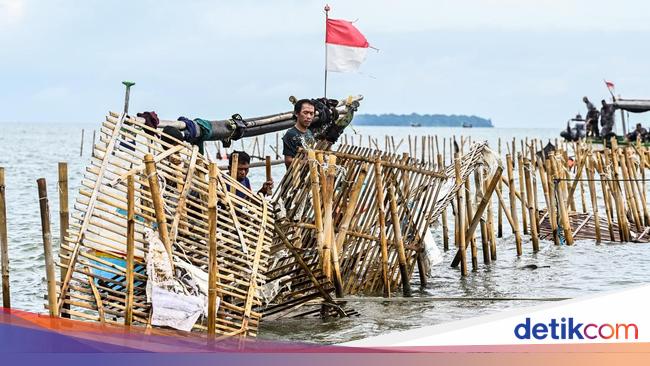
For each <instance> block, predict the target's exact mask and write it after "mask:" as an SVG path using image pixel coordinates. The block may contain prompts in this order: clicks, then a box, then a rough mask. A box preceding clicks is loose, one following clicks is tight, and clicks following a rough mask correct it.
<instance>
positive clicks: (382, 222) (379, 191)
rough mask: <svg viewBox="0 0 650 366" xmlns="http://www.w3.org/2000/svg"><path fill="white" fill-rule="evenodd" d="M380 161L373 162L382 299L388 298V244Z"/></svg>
mask: <svg viewBox="0 0 650 366" xmlns="http://www.w3.org/2000/svg"><path fill="white" fill-rule="evenodd" d="M381 171H382V169H381V161H380V160H379V159H377V160H376V161H375V191H376V192H375V194H376V204H377V212H378V216H379V217H378V219H379V243H380V245H381V274H382V278H383V283H384V297H390V278H389V277H388V244H387V238H386V211H385V209H384V184H383V181H382V173H381Z"/></svg>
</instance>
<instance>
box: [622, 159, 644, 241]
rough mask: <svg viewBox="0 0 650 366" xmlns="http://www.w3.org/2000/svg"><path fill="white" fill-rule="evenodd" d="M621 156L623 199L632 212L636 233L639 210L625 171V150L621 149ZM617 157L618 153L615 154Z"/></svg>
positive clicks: (638, 224) (639, 228)
mask: <svg viewBox="0 0 650 366" xmlns="http://www.w3.org/2000/svg"><path fill="white" fill-rule="evenodd" d="M621 150H622V153H623V156H622V157H621V159H620V161H619V162H620V163H621V171H622V173H623V187H624V188H625V197H626V199H627V204H628V207H629V209H630V210H631V211H632V217H633V218H634V224H635V225H636V229H637V231H641V226H642V225H641V215H640V213H639V208H638V207H637V204H636V199H635V198H634V191H633V190H632V184H630V183H631V182H630V175H629V172H628V169H627V161H626V160H627V159H626V155H627V154H626V152H625V149H621ZM617 155H618V152H617Z"/></svg>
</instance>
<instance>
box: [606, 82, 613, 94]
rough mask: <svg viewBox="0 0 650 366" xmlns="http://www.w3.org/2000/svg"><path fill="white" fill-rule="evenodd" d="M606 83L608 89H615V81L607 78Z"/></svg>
mask: <svg viewBox="0 0 650 366" xmlns="http://www.w3.org/2000/svg"><path fill="white" fill-rule="evenodd" d="M605 85H607V89H609V91H610V92H613V91H614V88H615V87H614V83H612V82H611V81H607V80H605Z"/></svg>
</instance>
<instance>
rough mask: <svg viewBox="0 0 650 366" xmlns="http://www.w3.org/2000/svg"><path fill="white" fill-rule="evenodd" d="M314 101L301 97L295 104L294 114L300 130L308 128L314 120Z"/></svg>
mask: <svg viewBox="0 0 650 366" xmlns="http://www.w3.org/2000/svg"><path fill="white" fill-rule="evenodd" d="M314 113H315V108H314V103H312V101H311V100H309V99H300V100H299V101H297V102H296V104H294V106H293V115H294V116H295V117H296V125H297V126H298V129H300V130H306V129H308V128H309V125H311V122H312V121H313V120H314Z"/></svg>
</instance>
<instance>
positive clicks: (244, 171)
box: [228, 151, 273, 198]
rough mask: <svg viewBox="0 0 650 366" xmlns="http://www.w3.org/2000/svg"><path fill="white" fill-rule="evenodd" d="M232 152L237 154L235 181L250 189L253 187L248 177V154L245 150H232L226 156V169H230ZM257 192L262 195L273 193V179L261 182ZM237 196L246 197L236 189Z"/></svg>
mask: <svg viewBox="0 0 650 366" xmlns="http://www.w3.org/2000/svg"><path fill="white" fill-rule="evenodd" d="M233 154H237V181H238V182H239V183H241V184H242V185H243V186H244V187H246V188H248V189H249V190H250V191H252V190H253V189H252V188H251V181H250V180H249V179H248V171H249V169H250V164H251V157H250V155H248V154H247V153H246V152H245V151H233V152H232V153H230V156H229V157H228V171H230V169H231V167H232V157H233ZM257 193H261V194H262V195H264V196H268V195H271V194H272V193H273V181H272V180H270V181H268V182H264V184H262V188H260V190H259V191H257ZM237 196H239V197H242V198H244V197H246V195H245V194H244V193H243V192H239V191H237Z"/></svg>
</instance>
